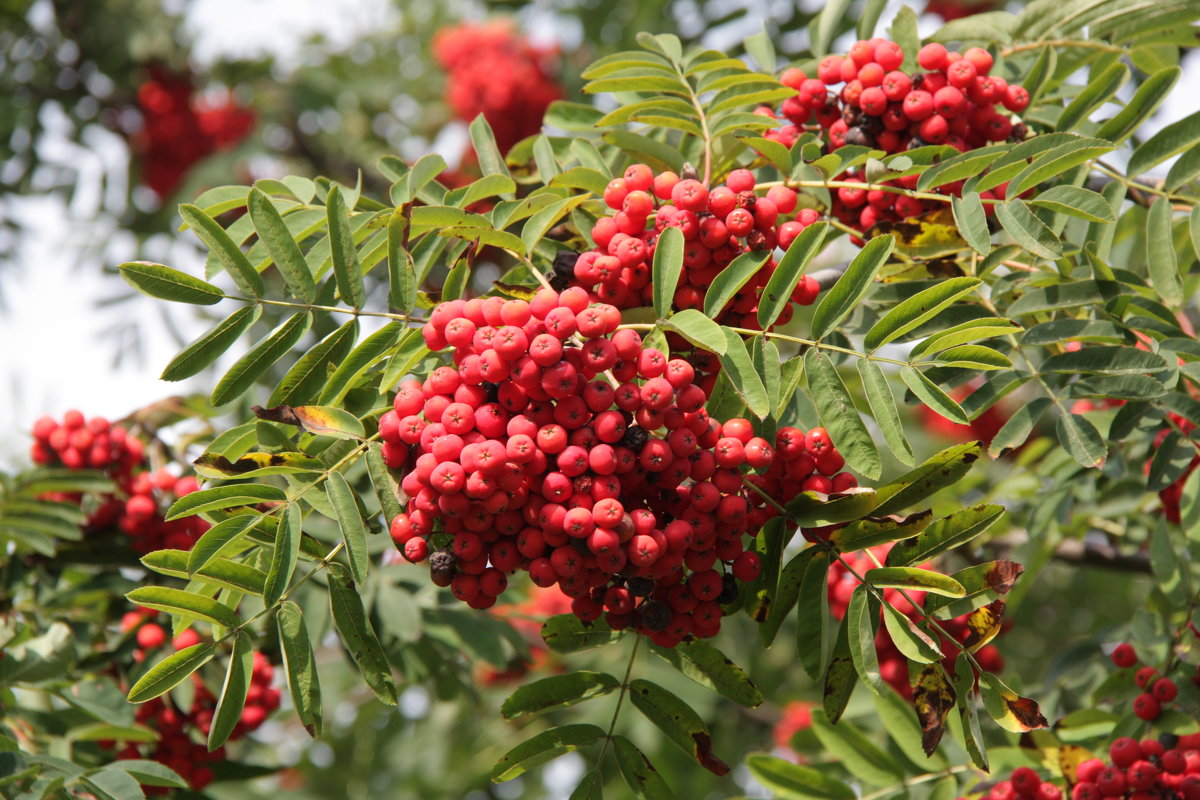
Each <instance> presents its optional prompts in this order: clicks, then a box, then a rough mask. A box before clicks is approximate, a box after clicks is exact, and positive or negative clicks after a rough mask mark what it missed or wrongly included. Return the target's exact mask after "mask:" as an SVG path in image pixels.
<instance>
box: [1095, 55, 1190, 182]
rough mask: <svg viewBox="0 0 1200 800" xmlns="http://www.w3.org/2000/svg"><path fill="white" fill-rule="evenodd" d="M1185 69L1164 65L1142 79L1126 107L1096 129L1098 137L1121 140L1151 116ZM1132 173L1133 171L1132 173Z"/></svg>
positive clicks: (1113, 140)
mask: <svg viewBox="0 0 1200 800" xmlns="http://www.w3.org/2000/svg"><path fill="white" fill-rule="evenodd" d="M1182 74H1183V71H1182V70H1181V69H1180V68H1179V67H1164V68H1162V69H1160V70H1158V71H1157V72H1155V73H1154V74H1152V75H1151V76H1150V77H1148V78H1146V80H1144V81H1142V83H1141V85H1139V86H1138V88H1137V91H1135V92H1134V93H1133V97H1131V98H1129V102H1128V103H1126V104H1125V107H1124V108H1122V109H1121V110H1120V111H1118V112H1117V113H1116V114H1115V115H1113V117H1112V119H1110V120H1108V121H1107V122H1105V123H1104V124H1103V125H1101V126H1100V129H1099V130H1098V131H1096V137H1097V138H1100V139H1108V140H1109V141H1110V142H1121V141H1122V140H1124V139H1125V138H1126V137H1128V136H1129V135H1130V134H1131V133H1133V132H1134V131H1135V130H1137V129H1138V127H1140V126H1141V124H1142V123H1143V122H1145V121H1146V120H1147V119H1149V118H1150V115H1151V114H1153V113H1154V112H1155V111H1156V110H1157V109H1158V107H1159V105H1161V104H1162V102H1163V100H1165V99H1167V95H1168V94H1170V92H1171V89H1173V88H1174V87H1175V83H1176V82H1177V81H1178V80H1179V76H1180V75H1182ZM1131 174H1132V173H1131Z"/></svg>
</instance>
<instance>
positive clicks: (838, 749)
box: [812, 713, 904, 786]
mask: <svg viewBox="0 0 1200 800" xmlns="http://www.w3.org/2000/svg"><path fill="white" fill-rule="evenodd" d="M812 729H813V732H814V733H816V734H817V739H819V740H820V742H821V746H822V747H824V748H825V750H826V751H827V752H829V753H830V755H832V756H833V757H834V758H836V759H837V760H838V761H840V762H841V763H842V764H843V765H844V766H845V767H846V769H847V770H849V771H850V774H852V775H854V776H855V777H856V778H862V779H863V780H864V781H866V782H867V783H870V784H873V785H875V786H892V785H894V784H896V783H898V782H900V781H902V780H903V776H904V770H903V768H901V766H900V765H899V764H897V763H896V762H895V761H894V760H893V759H892V757H891V756H889V755H888V754H887V753H885V752H884V751H883V750H881V749H879V748H878V747H876V746H875V745H874V744H873V743H871V741H870V740H869V739H867V737H865V736H863V735H862V734H861V733H859V732H858V730H857V729H856V728H854V727H853V726H851V725H850V724H849V723H842V724H841V725H831V724H830V723H829V721H828V720H827V719H825V717H824V715H822V714H820V713H814V714H813V716H812Z"/></svg>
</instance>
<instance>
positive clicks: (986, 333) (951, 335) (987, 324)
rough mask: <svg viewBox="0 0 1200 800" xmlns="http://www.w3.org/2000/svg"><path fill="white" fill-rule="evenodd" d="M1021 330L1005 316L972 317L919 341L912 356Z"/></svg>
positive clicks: (1008, 334)
mask: <svg viewBox="0 0 1200 800" xmlns="http://www.w3.org/2000/svg"><path fill="white" fill-rule="evenodd" d="M1021 330H1022V329H1021V326H1020V325H1017V324H1016V323H1015V322H1010V321H1009V320H1006V319H1004V318H1003V317H981V318H979V319H972V320H968V321H967V322H964V323H962V324H961V325H955V326H954V327H952V328H947V329H946V330H944V331H941V332H940V333H935V334H933V335H932V336H930V337H929V338H928V339H923V340H922V341H920V342H918V343H917V345H916V346H915V347H913V349H912V352H911V357H912V358H914V359H916V358H919V357H920V356H923V355H925V354H926V353H937V352H939V351H941V350H946V349H949V348H951V347H957V346H958V345H962V344H966V343H968V342H978V341H981V340H984V339H992V338H995V337H997V336H1010V335H1012V334H1014V333H1021Z"/></svg>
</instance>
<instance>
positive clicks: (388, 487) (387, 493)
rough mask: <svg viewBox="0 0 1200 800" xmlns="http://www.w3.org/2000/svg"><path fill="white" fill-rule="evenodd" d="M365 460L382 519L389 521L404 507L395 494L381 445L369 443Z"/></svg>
mask: <svg viewBox="0 0 1200 800" xmlns="http://www.w3.org/2000/svg"><path fill="white" fill-rule="evenodd" d="M366 460H367V472H368V473H370V476H371V485H372V486H373V487H374V488H375V495H376V496H377V497H378V498H379V510H380V512H382V514H383V519H384V521H385V522H388V523H390V522H391V521H392V520H393V519H395V518H396V517H397V515H399V514H400V513H401V512H402V511H403V510H404V509H403V507H402V506H401V505H400V499H399V497H397V495H396V488H397V487H396V483H395V481H394V480H392V476H391V474H390V473H389V472H388V468H387V464H386V463H384V460H383V450H382V446H381V445H380V444H379V443H378V442H372V443H371V444H370V446H369V447H368V449H367V456H366Z"/></svg>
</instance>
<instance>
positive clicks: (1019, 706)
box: [979, 674, 1049, 733]
mask: <svg viewBox="0 0 1200 800" xmlns="http://www.w3.org/2000/svg"><path fill="white" fill-rule="evenodd" d="M979 687H980V689H981V691H982V692H983V703H984V706H986V707H987V711H988V714H989V715H991V717H992V719H994V720H996V723H997V724H998V725H999V726H1000V727H1002V728H1004V729H1005V730H1009V731H1013V732H1014V733H1026V732H1028V731H1032V730H1037V729H1038V728H1047V727H1049V723H1048V722H1046V718H1045V717H1044V716H1042V712H1041V710H1040V709H1039V708H1038V704H1037V703H1036V702H1035V701H1033V700H1031V699H1029V698H1028V697H1022V696H1021V695H1019V694H1017V693H1016V692H1014V691H1013V690H1012V689H1010V688H1009V687H1008V686H1007V685H1005V683H1004V682H1003V681H1001V680H1000V679H999V678H997V677H996V676H995V675H991V674H985V675H981V676H980V678H979Z"/></svg>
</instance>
